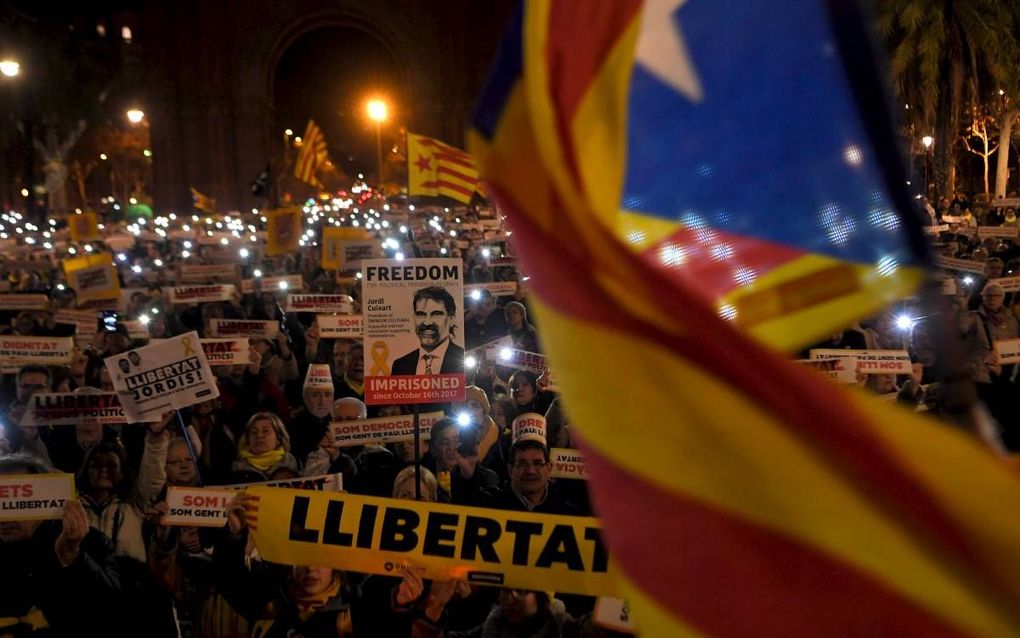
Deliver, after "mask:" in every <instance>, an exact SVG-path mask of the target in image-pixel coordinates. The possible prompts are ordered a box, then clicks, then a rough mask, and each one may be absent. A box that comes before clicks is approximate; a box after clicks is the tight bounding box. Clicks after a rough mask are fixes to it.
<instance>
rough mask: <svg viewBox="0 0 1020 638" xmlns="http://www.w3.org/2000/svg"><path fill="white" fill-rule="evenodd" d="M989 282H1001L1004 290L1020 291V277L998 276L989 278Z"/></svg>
mask: <svg viewBox="0 0 1020 638" xmlns="http://www.w3.org/2000/svg"><path fill="white" fill-rule="evenodd" d="M988 283H989V284H999V285H1000V286H1002V292H1017V291H1020V277H997V278H995V279H989V280H988ZM985 285H987V284H985Z"/></svg>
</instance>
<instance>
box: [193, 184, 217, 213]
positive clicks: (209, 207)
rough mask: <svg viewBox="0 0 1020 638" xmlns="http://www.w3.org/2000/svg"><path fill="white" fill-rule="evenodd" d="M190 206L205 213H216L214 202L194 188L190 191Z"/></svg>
mask: <svg viewBox="0 0 1020 638" xmlns="http://www.w3.org/2000/svg"><path fill="white" fill-rule="evenodd" d="M191 205H192V206H194V207H195V208H196V209H198V210H200V211H203V212H206V213H215V212H216V200H215V199H213V198H212V197H209V196H208V195H205V194H203V193H202V192H200V191H199V190H198V189H197V188H194V187H192V189H191Z"/></svg>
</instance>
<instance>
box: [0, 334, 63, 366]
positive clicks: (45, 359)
mask: <svg viewBox="0 0 1020 638" xmlns="http://www.w3.org/2000/svg"><path fill="white" fill-rule="evenodd" d="M73 348H74V339H73V338H71V337H19V336H17V335H3V336H0V362H2V363H3V364H4V365H5V366H23V365H26V364H29V363H38V364H42V365H67V364H69V363H71V350H72V349H73Z"/></svg>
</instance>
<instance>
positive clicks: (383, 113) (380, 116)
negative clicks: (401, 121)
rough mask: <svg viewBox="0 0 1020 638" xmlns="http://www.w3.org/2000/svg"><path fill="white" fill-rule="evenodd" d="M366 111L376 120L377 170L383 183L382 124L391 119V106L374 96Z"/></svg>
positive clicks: (380, 181)
mask: <svg viewBox="0 0 1020 638" xmlns="http://www.w3.org/2000/svg"><path fill="white" fill-rule="evenodd" d="M365 112H366V113H367V114H368V119H370V120H372V121H373V122H375V170H376V175H377V176H378V178H379V183H380V184H381V183H382V181H383V174H382V170H383V163H382V124H383V122H385V121H386V120H387V119H389V116H390V108H389V106H387V104H386V102H385V101H383V100H380V99H378V98H374V99H371V100H369V101H368V102H367V103H366V104H365Z"/></svg>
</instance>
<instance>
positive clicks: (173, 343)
mask: <svg viewBox="0 0 1020 638" xmlns="http://www.w3.org/2000/svg"><path fill="white" fill-rule="evenodd" d="M105 363H106V369H107V370H108V371H109V372H110V379H112V380H113V387H114V389H116V391H117V394H118V395H119V396H120V402H121V404H122V405H123V406H124V412H125V414H127V417H128V418H129V419H133V420H139V419H141V418H142V417H146V416H149V415H162V414H163V413H164V412H169V411H170V410H174V409H177V408H186V407H188V406H190V405H195V404H196V403H201V402H203V401H208V400H209V399H215V398H216V397H218V396H219V395H220V392H219V390H218V389H217V387H216V378H215V377H214V376H213V373H212V370H211V369H210V368H209V363H208V362H207V361H206V359H205V352H203V350H202V346H201V344H200V343H199V338H198V333H197V332H189V333H187V334H184V335H181V336H179V337H174V338H173V339H166V340H164V341H160V342H158V343H154V344H151V345H148V346H144V347H142V348H136V349H134V350H129V351H127V352H125V353H122V354H118V355H114V356H112V357H107V358H106V359H105Z"/></svg>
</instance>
